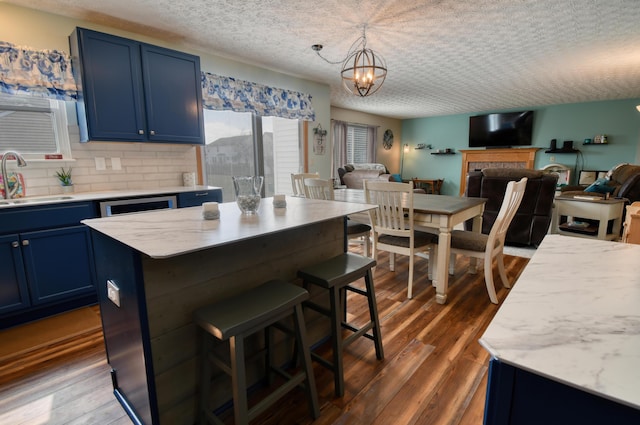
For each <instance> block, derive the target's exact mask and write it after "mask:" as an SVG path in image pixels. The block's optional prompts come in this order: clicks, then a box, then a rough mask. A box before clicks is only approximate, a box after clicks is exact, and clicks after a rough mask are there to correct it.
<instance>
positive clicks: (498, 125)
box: [469, 111, 533, 148]
mask: <svg viewBox="0 0 640 425" xmlns="http://www.w3.org/2000/svg"><path fill="white" fill-rule="evenodd" d="M532 131H533V111H521V112H503V113H498V114H486V115H476V116H473V117H469V147H470V148H507V147H512V146H530V145H531V134H532Z"/></svg>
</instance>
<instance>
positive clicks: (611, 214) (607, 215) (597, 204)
mask: <svg viewBox="0 0 640 425" xmlns="http://www.w3.org/2000/svg"><path fill="white" fill-rule="evenodd" d="M554 208H555V211H554V215H555V217H554V227H555V228H554V230H555V233H558V234H562V235H567V236H578V237H583V238H591V239H601V240H616V239H618V238H619V237H620V228H621V225H622V211H623V208H624V199H606V200H605V199H580V198H575V197H569V196H567V197H562V196H559V197H557V198H555V201H554ZM579 219H589V220H594V221H598V225H585V226H578V225H575V223H576V220H579ZM580 221H581V220H580ZM610 221H613V224H612V225H611V227H610V226H609V222H610ZM572 224H573V225H572Z"/></svg>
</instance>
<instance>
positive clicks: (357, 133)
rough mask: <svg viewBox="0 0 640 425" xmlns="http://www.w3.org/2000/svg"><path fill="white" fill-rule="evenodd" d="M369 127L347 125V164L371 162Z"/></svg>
mask: <svg viewBox="0 0 640 425" xmlns="http://www.w3.org/2000/svg"><path fill="white" fill-rule="evenodd" d="M368 140H369V137H368V129H367V127H363V126H358V125H347V164H362V163H367V162H371V161H370V159H369V154H368V152H369V148H368V146H369V142H368Z"/></svg>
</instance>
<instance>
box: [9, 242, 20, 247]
mask: <svg viewBox="0 0 640 425" xmlns="http://www.w3.org/2000/svg"><path fill="white" fill-rule="evenodd" d="M11 246H12V247H14V248H18V247H19V246H20V244H19V243H18V241H13V242H11Z"/></svg>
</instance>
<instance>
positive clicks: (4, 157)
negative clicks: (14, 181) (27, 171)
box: [2, 151, 27, 199]
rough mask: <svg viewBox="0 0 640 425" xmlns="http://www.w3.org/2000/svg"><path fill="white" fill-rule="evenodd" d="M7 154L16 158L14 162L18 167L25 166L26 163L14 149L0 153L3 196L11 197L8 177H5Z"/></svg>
mask: <svg viewBox="0 0 640 425" xmlns="http://www.w3.org/2000/svg"><path fill="white" fill-rule="evenodd" d="M9 156H13V157H14V158H15V159H16V163H17V164H18V167H25V166H26V165H27V161H25V160H24V158H23V157H22V156H21V155H20V154H19V153H18V152H15V151H6V152H5V153H4V154H2V182H3V183H4V198H5V199H11V198H13V195H12V194H11V192H10V191H9V177H7V158H8V157H9Z"/></svg>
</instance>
